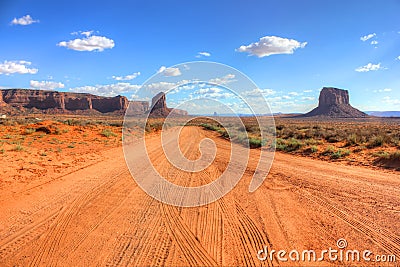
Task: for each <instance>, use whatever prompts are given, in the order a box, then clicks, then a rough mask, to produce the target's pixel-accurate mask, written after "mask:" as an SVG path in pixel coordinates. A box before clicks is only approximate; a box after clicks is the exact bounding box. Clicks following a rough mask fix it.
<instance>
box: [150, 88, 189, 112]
mask: <svg viewBox="0 0 400 267" xmlns="http://www.w3.org/2000/svg"><path fill="white" fill-rule="evenodd" d="M170 113H172V115H176V116H185V115H188V113H187V111H185V110H181V109H174V108H168V107H167V101H166V97H165V94H164V93H163V92H160V93H158V94H157V95H155V96H154V97H153V98H152V99H151V108H150V114H149V116H151V117H167V116H168V115H169V114H170Z"/></svg>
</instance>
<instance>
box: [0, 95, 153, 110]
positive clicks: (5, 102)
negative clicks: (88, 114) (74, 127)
mask: <svg viewBox="0 0 400 267" xmlns="http://www.w3.org/2000/svg"><path fill="white" fill-rule="evenodd" d="M128 105H129V106H130V107H131V108H132V110H134V111H135V113H138V114H144V113H145V112H146V111H148V109H149V104H148V102H145V101H132V102H129V101H128V99H127V98H126V97H125V96H115V97H102V96H96V95H92V94H81V93H68V92H56V91H44V90H31V89H6V90H0V107H1V110H0V111H7V112H8V113H12V110H13V111H15V112H24V111H29V110H34V111H35V110H38V111H40V112H46V113H68V112H76V111H95V112H100V113H109V112H125V110H126V109H127V108H128ZM10 110H11V111H10Z"/></svg>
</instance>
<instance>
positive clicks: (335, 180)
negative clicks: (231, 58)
mask: <svg viewBox="0 0 400 267" xmlns="http://www.w3.org/2000/svg"><path fill="white" fill-rule="evenodd" d="M201 136H207V137H209V138H212V139H214V140H216V141H217V142H216V143H217V148H218V154H217V155H218V157H217V159H216V160H215V161H214V163H213V164H212V165H211V166H210V167H209V171H207V172H202V173H198V174H193V175H186V176H185V175H178V173H176V172H177V170H174V169H172V168H169V167H168V166H169V164H168V162H167V160H166V159H165V158H164V157H163V156H162V151H161V148H160V145H159V143H158V140H159V137H158V136H157V135H156V134H154V135H152V136H150V137H149V150H148V151H150V158H151V159H152V160H153V161H154V162H155V164H156V165H157V166H156V168H159V170H160V172H162V173H163V174H164V175H166V176H167V178H168V179H169V180H170V181H173V182H174V183H176V184H185V185H188V186H194V185H199V184H205V183H209V182H210V181H211V180H213V179H216V178H217V177H218V176H219V175H220V174H221V173H222V172H223V171H224V168H225V167H226V165H227V163H228V161H229V151H230V144H229V142H228V141H226V140H222V139H220V138H218V137H216V135H215V134H213V133H212V132H208V131H204V130H202V129H200V128H197V127H185V129H184V130H183V131H182V135H181V140H180V144H181V149H182V151H184V153H185V155H186V156H187V157H188V158H192V159H195V158H196V157H198V154H199V151H198V142H199V141H200V140H201V138H199V137H201ZM251 153H252V160H251V161H250V162H249V164H248V166H247V169H246V172H245V175H244V177H243V178H242V179H241V181H240V182H239V184H238V185H237V186H236V187H235V188H234V190H233V191H231V192H230V193H229V194H227V195H226V196H225V197H224V198H222V199H220V200H218V201H216V202H214V203H212V204H209V205H206V206H202V207H196V208H179V207H173V206H169V205H165V204H162V203H160V202H158V201H156V200H154V199H153V198H151V197H149V196H148V195H147V194H145V193H144V192H143V191H142V190H141V189H140V188H139V187H138V186H137V185H136V183H135V181H134V180H133V179H132V177H131V176H130V173H129V171H128V169H127V167H126V164H125V160H124V156H123V153H122V149H121V148H120V147H118V148H111V149H108V150H107V151H106V152H104V153H102V158H103V160H102V161H101V162H92V163H90V164H87V166H86V167H81V168H79V169H77V170H73V171H72V172H71V173H66V174H63V175H58V176H57V177H53V178H52V179H50V180H49V178H48V177H47V176H43V178H38V179H36V180H35V181H34V183H31V182H30V181H29V180H24V181H20V182H19V183H18V184H19V185H20V187H16V186H15V185H14V186H11V185H7V184H6V185H4V186H3V187H1V188H0V207H1V212H0V266H95V265H99V266H128V265H129V266H145V265H146V266H149V265H151V266H156V265H168V266H177V265H179V266H189V265H193V266H213V265H223V266H238V265H247V266H255V265H257V266H260V265H284V266H285V265H291V266H293V265H295V266H301V265H307V266H310V265H313V266H326V265H337V264H338V265H343V264H344V265H352V264H362V265H370V264H374V263H366V262H360V263H357V262H355V263H354V262H352V263H341V262H331V261H329V259H325V260H324V261H322V262H311V263H310V262H291V261H289V262H280V261H278V259H277V257H276V256H275V257H274V258H273V259H272V261H271V260H266V261H260V260H259V259H258V258H257V251H259V250H260V249H263V248H264V246H268V248H270V249H274V250H280V249H284V250H286V251H288V252H289V251H290V250H292V249H296V250H298V251H302V250H304V249H314V250H316V251H317V252H319V251H321V250H323V249H329V248H330V247H332V248H337V246H336V241H337V240H338V239H340V238H345V239H346V240H347V242H348V246H347V249H357V250H359V251H362V250H365V249H369V250H371V251H372V252H373V253H374V254H384V255H387V254H394V255H396V256H397V258H398V259H399V258H400V227H399V226H400V179H399V178H400V176H399V174H398V172H390V171H385V170H373V169H367V168H363V167H358V166H347V165H345V164H341V163H336V162H324V161H319V160H315V159H310V158H303V157H297V156H293V155H288V154H282V153H276V156H275V161H274V163H273V167H272V169H271V172H270V174H269V176H268V177H267V179H266V180H265V182H264V183H263V185H262V186H261V187H260V188H259V189H258V190H257V191H255V192H254V193H249V192H248V186H249V183H250V179H251V177H252V174H253V172H254V170H255V167H256V160H255V159H257V157H258V154H259V151H258V150H252V151H251ZM88 156H90V154H88ZM11 187H12V190H10V188H11ZM376 265H385V264H382V263H379V264H378V263H376ZM389 265H390V264H389ZM391 265H393V263H392V264H391Z"/></svg>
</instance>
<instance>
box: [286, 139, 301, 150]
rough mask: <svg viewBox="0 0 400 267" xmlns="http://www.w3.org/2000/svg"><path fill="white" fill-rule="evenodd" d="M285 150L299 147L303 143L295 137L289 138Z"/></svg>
mask: <svg viewBox="0 0 400 267" xmlns="http://www.w3.org/2000/svg"><path fill="white" fill-rule="evenodd" d="M286 145H287V147H286V151H287V152H291V151H295V150H298V149H300V148H301V147H302V146H303V143H302V142H300V141H299V140H297V139H295V138H291V139H289V140H288V142H287V144H286Z"/></svg>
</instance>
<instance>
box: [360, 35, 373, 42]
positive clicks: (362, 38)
mask: <svg viewBox="0 0 400 267" xmlns="http://www.w3.org/2000/svg"><path fill="white" fill-rule="evenodd" d="M375 36H376V33H370V34H368V35H365V36H362V37H360V40H361V41H363V42H365V41H368V40H369V39H371V38H374V37H375Z"/></svg>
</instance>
